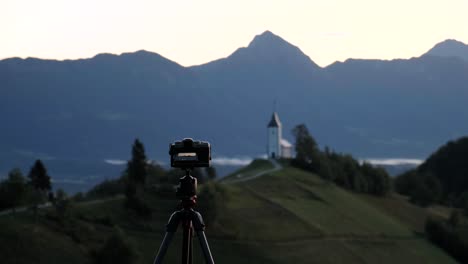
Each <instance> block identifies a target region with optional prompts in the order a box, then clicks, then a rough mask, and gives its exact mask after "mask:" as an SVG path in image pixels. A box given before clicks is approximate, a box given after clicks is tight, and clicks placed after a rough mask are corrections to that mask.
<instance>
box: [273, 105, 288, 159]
mask: <svg viewBox="0 0 468 264" xmlns="http://www.w3.org/2000/svg"><path fill="white" fill-rule="evenodd" d="M282 129H283V127H282V124H281V121H280V119H279V117H278V114H277V113H276V112H273V114H272V116H271V120H270V122H269V123H268V126H267V133H268V135H267V141H268V142H267V157H268V158H269V159H278V158H292V144H291V143H289V142H288V141H287V140H286V139H284V138H283V136H282Z"/></svg>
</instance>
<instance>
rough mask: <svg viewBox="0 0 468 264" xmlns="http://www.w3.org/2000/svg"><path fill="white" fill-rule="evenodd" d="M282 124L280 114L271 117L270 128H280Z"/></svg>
mask: <svg viewBox="0 0 468 264" xmlns="http://www.w3.org/2000/svg"><path fill="white" fill-rule="evenodd" d="M280 125H281V122H280V120H279V117H278V114H277V113H276V112H274V113H273V115H272V116H271V120H270V123H268V127H279V126H280Z"/></svg>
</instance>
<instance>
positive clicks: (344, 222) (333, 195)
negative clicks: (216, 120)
mask: <svg viewBox="0 0 468 264" xmlns="http://www.w3.org/2000/svg"><path fill="white" fill-rule="evenodd" d="M259 167H265V168H271V166H268V165H266V164H259V163H258V162H256V163H254V164H252V166H250V167H246V168H244V169H243V170H242V171H241V172H239V173H236V174H244V175H251V174H256V173H258V170H259ZM253 171H254V172H253ZM236 174H233V175H236ZM201 188H203V187H201ZM220 188H223V189H224V193H225V195H224V197H225V198H224V201H223V203H222V204H223V207H222V208H219V211H220V212H221V213H222V214H220V215H219V217H218V218H217V219H216V220H215V221H214V222H212V223H211V224H210V225H209V226H208V227H207V230H206V234H207V236H208V240H209V243H210V246H211V247H212V252H213V255H214V258H215V261H216V262H217V263H376V262H379V263H456V262H455V261H454V260H453V259H452V258H451V257H449V256H448V255H446V254H445V253H444V252H443V251H441V250H440V249H439V248H437V247H435V246H433V245H432V244H430V243H429V242H427V241H426V239H425V238H424V237H423V236H422V235H421V230H422V229H423V227H422V226H423V223H424V220H423V219H425V217H426V216H427V215H428V214H430V213H431V212H430V211H428V210H426V209H422V208H419V207H416V206H414V205H411V204H409V203H407V202H406V200H404V199H401V198H400V197H387V198H377V197H373V196H367V195H358V194H354V193H351V192H349V191H346V190H344V189H341V188H339V187H337V186H335V185H333V184H330V183H327V182H324V181H323V180H321V179H320V178H319V177H317V176H316V175H313V174H310V173H308V172H304V171H301V170H298V169H295V168H291V167H285V168H283V169H282V170H279V171H276V172H274V173H271V174H268V175H263V176H261V177H259V178H256V179H254V180H250V181H245V182H237V183H233V184H228V183H226V184H221V187H220ZM147 200H148V201H149V203H150V205H151V207H152V210H153V218H152V219H150V220H144V219H140V218H138V217H136V216H135V215H134V214H133V213H131V212H129V211H127V210H126V209H124V207H123V205H122V204H123V200H122V199H113V200H107V201H104V202H101V203H92V204H91V203H88V204H81V205H80V204H76V205H75V206H74V209H73V217H72V219H73V220H69V221H67V222H66V223H64V224H61V223H60V222H58V221H57V220H56V219H54V217H53V213H52V212H50V211H49V212H47V211H43V212H42V215H41V216H40V217H39V218H38V220H37V222H36V223H34V218H33V217H32V216H30V215H29V214H28V213H23V214H19V215H16V216H12V215H8V216H2V217H0V226H1V227H0V256H1V257H2V263H31V262H34V263H42V262H43V263H64V262H71V263H74V262H77V263H90V262H92V258H91V257H90V256H91V252H92V251H93V250H95V249H96V248H99V247H100V246H102V244H103V243H104V241H105V240H106V239H107V237H109V235H110V234H111V233H112V230H113V226H119V227H120V228H121V229H122V230H124V232H125V233H126V234H127V236H128V237H129V238H130V239H131V240H132V241H133V242H134V244H135V247H136V248H137V249H138V251H139V255H140V256H139V259H138V262H139V263H152V261H153V258H154V256H155V254H156V252H157V249H158V248H159V244H160V241H161V239H162V235H163V234H164V225H165V223H166V221H167V218H168V217H169V215H170V213H171V212H172V211H173V210H175V209H176V204H177V201H176V200H175V198H174V197H173V196H172V195H171V196H170V197H167V196H166V197H163V196H161V195H156V194H148V195H147ZM180 233H181V232H180V231H179V232H178V234H177V235H176V237H177V239H175V241H173V244H172V245H171V248H170V250H169V252H168V256H167V257H166V263H176V262H179V261H180V256H179V252H180V248H181V245H180V236H181V234H180ZM194 248H195V263H203V261H202V257H201V251H200V248H199V246H198V242H197V241H196V240H194ZM65 260H67V261H65Z"/></svg>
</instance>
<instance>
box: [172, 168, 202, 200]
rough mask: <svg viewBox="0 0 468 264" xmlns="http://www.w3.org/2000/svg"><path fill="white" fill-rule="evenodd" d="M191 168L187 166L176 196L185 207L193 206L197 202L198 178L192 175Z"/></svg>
mask: <svg viewBox="0 0 468 264" xmlns="http://www.w3.org/2000/svg"><path fill="white" fill-rule="evenodd" d="M190 170H191V169H189V168H185V176H184V177H182V178H180V179H179V186H178V187H177V191H176V196H177V198H179V199H180V201H181V205H182V207H183V208H185V209H190V208H192V207H193V206H194V205H195V204H196V203H197V179H196V178H194V177H193V176H192V175H190Z"/></svg>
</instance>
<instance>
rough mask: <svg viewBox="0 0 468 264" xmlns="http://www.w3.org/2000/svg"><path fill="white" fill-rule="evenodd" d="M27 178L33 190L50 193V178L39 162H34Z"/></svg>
mask: <svg viewBox="0 0 468 264" xmlns="http://www.w3.org/2000/svg"><path fill="white" fill-rule="evenodd" d="M28 177H29V179H30V184H31V185H32V186H33V188H34V189H36V190H38V191H40V192H45V191H50V189H51V184H50V176H49V175H48V174H47V170H46V168H45V166H44V164H43V163H42V161H41V160H36V162H35V163H34V166H33V167H32V168H31V171H30V172H29V175H28Z"/></svg>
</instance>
